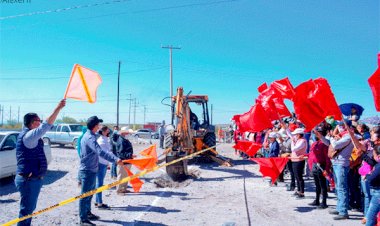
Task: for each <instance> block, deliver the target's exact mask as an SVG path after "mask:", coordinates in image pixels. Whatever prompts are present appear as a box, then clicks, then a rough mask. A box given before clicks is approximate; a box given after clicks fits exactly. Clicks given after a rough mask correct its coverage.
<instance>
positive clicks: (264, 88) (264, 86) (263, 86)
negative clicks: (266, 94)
mask: <svg viewBox="0 0 380 226" xmlns="http://www.w3.org/2000/svg"><path fill="white" fill-rule="evenodd" d="M266 89H268V85H267V83H266V82H264V83H263V84H261V85H260V86H259V87H258V88H257V90H258V91H259V93H261V92H262V91H264V90H266Z"/></svg>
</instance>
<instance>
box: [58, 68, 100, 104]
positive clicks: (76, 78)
mask: <svg viewBox="0 0 380 226" xmlns="http://www.w3.org/2000/svg"><path fill="white" fill-rule="evenodd" d="M101 83H102V78H101V77H100V75H99V74H98V73H97V72H96V71H93V70H91V69H88V68H85V67H83V66H81V65H79V64H75V65H74V67H73V71H72V72H71V77H70V80H69V83H68V84H67V88H66V92H65V96H64V98H73V99H76V100H83V101H88V102H89V103H95V102H96V90H97V89H98V86H99V85H100V84H101Z"/></svg>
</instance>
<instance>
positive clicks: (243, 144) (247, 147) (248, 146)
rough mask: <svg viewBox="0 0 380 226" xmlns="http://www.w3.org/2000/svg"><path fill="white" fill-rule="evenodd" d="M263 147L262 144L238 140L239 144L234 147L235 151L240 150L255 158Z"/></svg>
mask: <svg viewBox="0 0 380 226" xmlns="http://www.w3.org/2000/svg"><path fill="white" fill-rule="evenodd" d="M261 147H262V145H261V144H258V143H254V142H251V141H248V140H238V142H237V143H236V144H235V145H234V146H233V148H234V149H237V150H240V151H242V152H244V153H246V154H247V155H248V156H250V157H251V156H254V155H256V153H257V152H258V151H259V150H260V148H261Z"/></svg>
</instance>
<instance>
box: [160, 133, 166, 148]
mask: <svg viewBox="0 0 380 226" xmlns="http://www.w3.org/2000/svg"><path fill="white" fill-rule="evenodd" d="M164 139H165V136H160V148H164Z"/></svg>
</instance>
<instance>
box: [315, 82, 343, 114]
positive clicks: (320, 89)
mask: <svg viewBox="0 0 380 226" xmlns="http://www.w3.org/2000/svg"><path fill="white" fill-rule="evenodd" d="M314 84H315V85H316V90H315V91H314V93H315V96H316V97H315V98H316V99H317V100H319V105H320V107H321V108H322V109H323V110H324V116H328V115H332V116H334V119H335V120H342V112H341V111H340V109H339V106H338V103H337V102H336V100H335V97H334V94H333V92H332V91H331V87H330V85H329V83H328V82H327V80H326V79H324V78H317V79H315V80H314Z"/></svg>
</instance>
